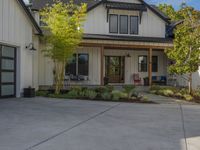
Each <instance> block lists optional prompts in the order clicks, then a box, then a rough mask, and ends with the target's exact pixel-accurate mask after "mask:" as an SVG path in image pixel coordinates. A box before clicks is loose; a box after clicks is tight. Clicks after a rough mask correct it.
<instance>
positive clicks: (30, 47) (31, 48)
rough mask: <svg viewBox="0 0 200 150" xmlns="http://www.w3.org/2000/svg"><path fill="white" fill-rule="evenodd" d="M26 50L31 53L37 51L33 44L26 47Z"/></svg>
mask: <svg viewBox="0 0 200 150" xmlns="http://www.w3.org/2000/svg"><path fill="white" fill-rule="evenodd" d="M26 49H29V50H30V51H36V48H35V47H34V44H33V43H30V44H29V45H28V46H26Z"/></svg>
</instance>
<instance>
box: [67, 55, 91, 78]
mask: <svg viewBox="0 0 200 150" xmlns="http://www.w3.org/2000/svg"><path fill="white" fill-rule="evenodd" d="M80 55H87V57H88V64H87V67H88V69H87V70H88V72H87V75H83V76H89V53H74V54H73V56H72V57H74V56H75V66H76V68H75V74H73V75H75V76H79V75H81V74H79V56H80ZM67 65H69V63H68V64H67ZM67 65H66V67H65V75H71V73H70V72H68V73H67V70H66V69H67Z"/></svg>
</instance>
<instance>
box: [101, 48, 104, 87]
mask: <svg viewBox="0 0 200 150" xmlns="http://www.w3.org/2000/svg"><path fill="white" fill-rule="evenodd" d="M101 85H104V46H101Z"/></svg>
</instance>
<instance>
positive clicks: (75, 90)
mask: <svg viewBox="0 0 200 150" xmlns="http://www.w3.org/2000/svg"><path fill="white" fill-rule="evenodd" d="M82 90H83V89H82V87H80V86H74V87H71V88H70V91H74V92H77V93H78V94H79V93H80V92H81V91H82Z"/></svg>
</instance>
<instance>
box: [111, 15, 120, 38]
mask: <svg viewBox="0 0 200 150" xmlns="http://www.w3.org/2000/svg"><path fill="white" fill-rule="evenodd" d="M111 16H117V31H116V32H111ZM118 24H119V15H117V14H109V33H113V34H118V33H119V25H118Z"/></svg>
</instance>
